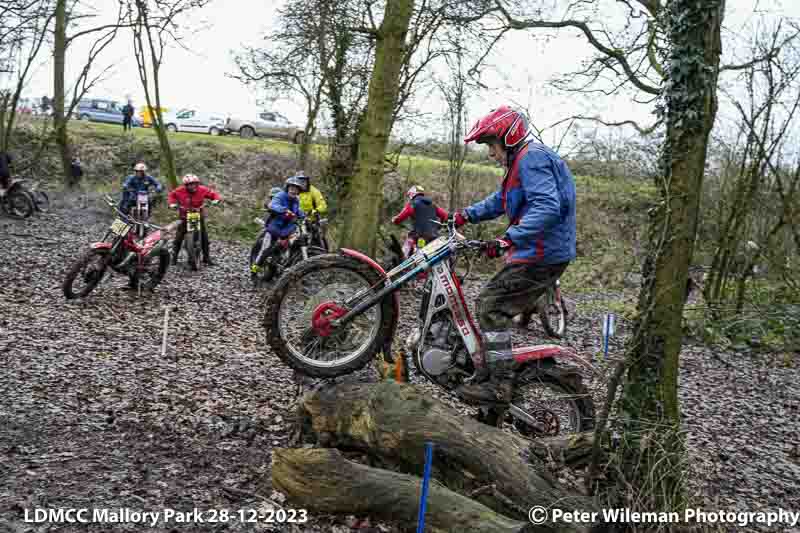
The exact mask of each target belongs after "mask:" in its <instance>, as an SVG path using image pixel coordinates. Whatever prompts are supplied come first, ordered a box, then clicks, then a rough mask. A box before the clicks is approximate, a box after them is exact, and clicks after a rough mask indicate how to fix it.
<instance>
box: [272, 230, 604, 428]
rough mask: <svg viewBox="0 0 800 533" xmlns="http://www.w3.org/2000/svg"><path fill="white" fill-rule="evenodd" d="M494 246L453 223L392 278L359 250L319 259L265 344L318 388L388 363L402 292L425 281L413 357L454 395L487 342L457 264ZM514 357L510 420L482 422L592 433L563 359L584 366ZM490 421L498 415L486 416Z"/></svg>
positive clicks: (540, 356)
mask: <svg viewBox="0 0 800 533" xmlns="http://www.w3.org/2000/svg"><path fill="white" fill-rule="evenodd" d="M487 244H488V243H485V242H483V241H468V240H466V239H464V237H463V236H461V235H459V234H458V233H457V232H456V231H455V227H454V222H453V221H452V220H450V221H449V222H448V236H447V237H440V238H438V239H436V240H434V241H433V242H431V243H429V244H428V245H426V246H425V247H424V248H422V249H420V250H418V251H417V252H416V253H415V254H414V255H412V256H411V257H410V258H408V259H407V260H405V261H403V262H402V263H401V264H400V265H398V266H397V267H396V268H394V269H392V270H390V271H389V272H385V271H384V270H383V269H382V268H381V267H380V266H379V265H378V264H377V263H376V262H375V261H373V260H372V259H370V258H369V257H367V256H365V255H364V254H361V253H360V252H357V251H354V250H348V249H341V250H340V253H339V254H326V255H322V256H319V257H313V258H311V259H309V260H308V261H305V262H303V263H302V264H300V265H298V266H297V267H295V268H293V269H292V270H290V271H288V272H287V273H286V275H284V276H283V277H282V278H281V279H279V280H278V282H277V284H276V285H275V287H274V289H273V291H272V292H271V294H270V295H269V296H268V298H267V301H266V312H265V315H264V327H265V329H266V332H267V339H268V342H269V344H270V346H271V347H272V349H273V350H274V351H275V353H276V354H277V355H278V356H279V357H280V358H281V359H282V360H283V361H284V362H285V363H286V364H288V365H289V366H291V367H292V368H293V369H295V370H297V371H298V372H300V373H303V374H306V375H309V376H313V377H320V378H331V377H336V376H340V375H343V374H347V373H350V372H354V371H356V370H358V369H360V368H362V367H363V366H364V365H366V364H367V363H368V362H369V361H370V360H372V359H373V357H374V356H375V355H376V354H377V353H378V352H379V351H383V353H384V356H387V358H391V355H390V354H391V341H392V338H393V337H394V334H395V330H396V328H397V323H398V315H399V299H398V296H397V291H398V290H399V289H400V288H401V287H402V286H404V285H405V284H407V283H409V282H410V281H411V280H413V279H415V278H416V277H417V276H418V275H419V274H420V273H422V272H428V277H427V278H428V279H427V281H426V283H425V286H424V290H423V295H422V299H421V305H420V309H419V313H418V324H417V327H416V328H415V330H414V331H413V332H412V333H411V334H410V335H408V337H407V342H406V348H407V349H408V355H407V356H406V357H408V358H410V359H411V361H410V363H411V364H413V366H414V367H415V368H416V370H417V372H418V373H419V374H421V375H422V376H424V377H425V378H427V379H428V380H430V381H431V382H433V383H435V384H437V385H439V386H441V387H443V388H445V389H447V390H451V391H452V390H455V389H456V388H458V387H459V386H460V385H461V384H462V383H468V382H470V381H472V380H474V379H475V378H476V377H477V374H476V369H477V368H478V367H479V366H480V365H481V364H482V361H481V359H480V357H481V356H480V351H479V345H480V344H481V343H482V342H483V340H482V335H481V332H480V330H479V329H478V327H477V325H476V324H475V322H474V320H473V319H472V316H471V314H470V311H469V308H468V307H467V305H466V302H465V301H464V296H463V293H462V292H461V284H460V283H459V280H458V278H457V277H456V276H455V274H454V272H455V269H454V268H453V267H451V262H452V261H455V259H456V257H457V256H458V255H460V254H462V253H465V252H478V251H482V250H484V249H485V246H487ZM513 356H514V359H515V361H516V363H517V365H516V367H517V368H516V369H515V374H516V383H517V386H516V387H515V391H514V396H513V399H512V402H511V405H510V407H509V409H508V418H500V419H495V420H491V421H490V420H488V419H484V420H486V421H488V422H489V423H492V424H496V423H498V422H503V421H505V422H509V423H511V424H513V426H514V427H515V428H516V429H517V430H518V431H519V432H520V433H522V434H524V435H528V436H539V435H556V434H559V433H572V432H579V431H586V430H588V429H591V428H592V427H593V424H594V421H593V418H594V404H593V402H592V399H591V396H590V395H589V394H588V392H587V391H586V388H585V387H584V385H583V384H582V382H581V375H580V373H578V372H577V371H576V370H574V368H570V367H565V366H563V365H561V364H559V361H560V360H563V359H571V360H574V361H575V362H578V363H581V364H585V363H584V362H583V361H582V360H581V359H580V358H578V357H577V355H576V354H574V352H572V351H571V350H570V349H568V348H564V347H561V346H558V345H553V344H544V345H538V346H526V347H520V348H515V349H514V351H513ZM409 366H410V365H407V366H406V368H408V367H409ZM484 414H494V416H497V415H498V414H500V413H497V412H496V411H494V412H493V413H491V412H490V411H489V410H486V409H484Z"/></svg>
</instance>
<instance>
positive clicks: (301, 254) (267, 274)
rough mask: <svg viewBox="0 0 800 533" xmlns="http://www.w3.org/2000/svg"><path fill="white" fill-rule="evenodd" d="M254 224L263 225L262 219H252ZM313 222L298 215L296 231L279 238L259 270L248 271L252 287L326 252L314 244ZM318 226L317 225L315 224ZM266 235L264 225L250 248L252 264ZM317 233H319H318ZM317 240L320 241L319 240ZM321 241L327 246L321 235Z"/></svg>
mask: <svg viewBox="0 0 800 533" xmlns="http://www.w3.org/2000/svg"><path fill="white" fill-rule="evenodd" d="M321 220H325V219H321ZM254 222H255V223H256V224H260V225H261V226H264V220H263V219H261V218H256V219H254ZM315 224H316V223H315V222H314V221H311V222H309V220H308V219H307V217H300V220H298V223H297V231H295V232H294V233H293V234H292V235H290V236H289V237H287V238H284V239H279V240H278V242H277V243H275V245H274V246H273V247H272V251H271V253H270V255H269V256H268V257H266V258H262V259H261V265H259V266H261V271H260V272H253V271H252V270H251V272H250V280H251V281H252V283H253V287H255V288H259V287H261V286H263V285H265V284H267V283H269V282H270V281H272V280H273V279H275V278H277V277H280V276H281V275H282V274H283V272H284V271H285V270H286V269H288V268H291V267H292V266H294V265H296V264H297V263H299V262H301V261H304V260H306V259H308V258H309V257H313V256H316V255H321V254H324V253H326V252H327V249H326V248H322V247H321V246H319V245H316V244H314V233H313V232H314V229H313V228H314V227H315ZM317 228H319V226H317ZM266 235H267V229H266V227H264V229H263V230H261V233H260V234H259V236H258V238H257V239H256V242H255V244H254V245H253V247H252V248H251V249H250V262H249V263H248V264H249V265H252V264H254V263H255V262H256V259H258V254H259V252H260V251H261V247H262V245H263V242H264V237H265V236H266ZM317 235H321V234H320V233H318V234H317ZM317 242H320V241H319V240H318V241H317ZM322 242H324V244H325V245H326V246H327V240H325V239H324V236H323V237H322Z"/></svg>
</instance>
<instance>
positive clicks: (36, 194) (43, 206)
mask: <svg viewBox="0 0 800 533" xmlns="http://www.w3.org/2000/svg"><path fill="white" fill-rule="evenodd" d="M31 194H32V195H33V201H34V203H35V204H36V210H37V211H40V212H42V213H46V212H47V211H50V197H49V196H47V193H46V192H44V191H39V190H36V191H33V192H32V193H31Z"/></svg>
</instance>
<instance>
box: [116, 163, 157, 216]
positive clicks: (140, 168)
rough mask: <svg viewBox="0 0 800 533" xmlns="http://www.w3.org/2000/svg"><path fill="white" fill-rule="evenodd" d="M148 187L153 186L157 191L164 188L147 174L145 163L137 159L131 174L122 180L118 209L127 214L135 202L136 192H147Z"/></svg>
mask: <svg viewBox="0 0 800 533" xmlns="http://www.w3.org/2000/svg"><path fill="white" fill-rule="evenodd" d="M150 187H153V188H155V190H156V192H158V193H160V192H163V190H164V188H163V187H162V186H161V184H160V183H159V182H158V180H157V179H155V178H154V177H153V176H150V175H149V174H147V165H145V164H144V163H143V162H141V161H139V162H138V163H136V165H134V167H133V174H132V175H130V176H128V177H127V178H125V181H124V182H122V198H121V199H120V202H119V210H120V211H122V212H123V213H125V214H128V212H129V211H130V209H131V207H133V206H134V205H135V204H136V194H137V193H140V192H148V189H150Z"/></svg>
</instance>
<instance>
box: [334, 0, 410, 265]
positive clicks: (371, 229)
mask: <svg viewBox="0 0 800 533" xmlns="http://www.w3.org/2000/svg"><path fill="white" fill-rule="evenodd" d="M413 10H414V0H386V11H385V13H384V17H383V21H382V22H381V25H380V28H379V29H378V35H377V47H376V49H375V65H374V67H373V69H372V77H371V79H370V83H369V97H368V100H367V112H366V116H365V118H364V122H363V123H362V124H361V128H360V134H359V141H358V159H357V164H356V173H355V175H354V176H353V179H352V180H351V181H350V183H349V186H348V194H347V205H348V206H349V207H348V208H347V210H346V211H345V213H344V225H343V229H342V239H341V242H342V246H344V247H349V248H355V249H357V250H360V251H362V252H364V253H367V254H369V255H374V254H375V243H376V238H377V234H376V232H375V228H377V227H378V225H379V223H380V220H379V219H380V214H381V210H382V207H383V164H384V153H385V152H386V145H387V144H388V142H389V134H390V133H391V129H392V122H393V120H392V118H393V113H394V107H395V103H396V101H397V95H398V91H399V88H400V71H401V68H402V65H403V61H404V59H405V56H406V43H405V41H406V34H407V33H408V27H409V22H410V20H411V14H412V12H413Z"/></svg>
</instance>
